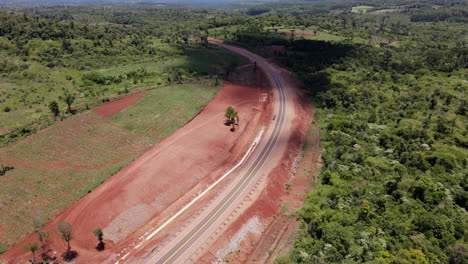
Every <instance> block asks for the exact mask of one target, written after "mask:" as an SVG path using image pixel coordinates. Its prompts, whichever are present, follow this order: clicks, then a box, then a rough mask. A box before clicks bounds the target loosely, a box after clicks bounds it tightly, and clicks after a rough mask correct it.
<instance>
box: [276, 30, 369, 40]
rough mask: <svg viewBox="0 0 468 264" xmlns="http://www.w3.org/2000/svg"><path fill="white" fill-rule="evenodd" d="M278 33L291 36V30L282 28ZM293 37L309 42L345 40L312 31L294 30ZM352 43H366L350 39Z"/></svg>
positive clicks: (340, 37)
mask: <svg viewBox="0 0 468 264" xmlns="http://www.w3.org/2000/svg"><path fill="white" fill-rule="evenodd" d="M278 32H281V33H285V34H287V35H288V36H291V34H292V33H291V29H287V28H283V29H279V30H278ZM294 36H295V37H296V38H304V39H310V40H323V41H343V40H345V39H346V38H345V37H343V36H338V35H333V34H330V33H327V32H324V31H314V30H312V29H305V30H301V29H296V30H295V31H294ZM352 42H353V43H366V42H367V41H366V40H365V39H362V38H358V37H354V38H353V39H352Z"/></svg>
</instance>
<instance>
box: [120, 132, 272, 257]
mask: <svg viewBox="0 0 468 264" xmlns="http://www.w3.org/2000/svg"><path fill="white" fill-rule="evenodd" d="M264 131H265V127H264V126H262V127H261V128H260V132H258V135H257V137H256V138H255V139H254V141H253V143H252V145H250V148H249V150H248V151H247V152H246V153H245V155H244V157H242V159H241V160H240V161H239V162H238V163H237V164H236V166H234V167H232V168H231V169H230V170H229V171H228V172H226V173H225V174H224V175H223V176H222V177H221V178H219V179H218V180H217V181H215V182H214V183H213V184H212V185H210V186H209V187H208V188H207V189H206V190H205V191H203V192H202V193H201V194H199V195H198V196H197V197H196V198H195V199H193V200H192V201H191V202H190V203H188V204H187V205H185V206H184V208H182V209H181V210H179V211H178V212H177V213H176V214H175V215H173V216H172V217H171V218H169V219H168V220H167V221H166V222H165V223H164V224H162V225H161V226H159V227H158V228H157V229H156V230H154V231H153V232H152V233H151V234H149V235H148V236H147V237H146V238H145V239H143V240H142V241H140V243H138V245H136V246H135V249H138V248H139V247H141V246H142V245H143V244H144V243H145V242H146V241H148V240H150V239H151V238H153V237H154V236H155V235H157V234H158V233H159V232H161V230H162V229H163V228H164V227H166V226H167V225H168V224H170V223H171V222H172V221H174V219H175V218H177V217H178V216H179V215H181V214H182V213H183V212H185V211H186V210H187V209H188V208H189V207H190V206H192V205H193V204H194V203H195V202H196V201H198V200H199V199H200V198H201V197H203V196H204V195H205V194H206V193H207V192H209V191H210V190H211V189H213V188H214V187H216V185H218V184H219V183H220V182H221V181H222V180H223V179H224V178H226V177H227V176H228V175H229V174H231V173H232V172H233V171H234V170H235V169H237V168H238V167H239V166H240V165H242V163H244V161H245V160H246V159H247V157H248V156H250V154H251V153H252V152H253V151H254V149H255V148H256V147H257V145H258V142H260V139H261V138H262V135H263V132H264ZM129 255H130V252H128V253H127V254H125V255H124V256H123V257H122V258H120V259H119V260H117V262H115V263H116V264H118V263H120V262H121V261H124V262H125V259H126V258H127V257H128V256H129Z"/></svg>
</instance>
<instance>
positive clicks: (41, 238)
mask: <svg viewBox="0 0 468 264" xmlns="http://www.w3.org/2000/svg"><path fill="white" fill-rule="evenodd" d="M49 236H50V234H49V232H47V231H43V230H39V231H38V232H37V238H38V239H39V241H40V242H41V249H42V258H46V257H47V253H46V243H45V240H46V239H47V238H49Z"/></svg>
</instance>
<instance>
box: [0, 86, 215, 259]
mask: <svg viewBox="0 0 468 264" xmlns="http://www.w3.org/2000/svg"><path fill="white" fill-rule="evenodd" d="M208 82H210V83H212V80H209V81H199V82H198V83H193V84H175V85H172V86H167V87H158V88H155V89H153V90H149V91H147V92H146V94H145V96H144V97H143V98H142V99H141V100H139V101H138V102H137V103H135V104H133V105H131V106H129V107H128V108H125V109H124V110H123V111H121V112H119V113H117V114H115V115H114V116H112V117H107V118H106V117H102V116H99V115H97V114H96V113H94V112H93V111H87V112H84V113H81V114H78V115H76V116H73V117H70V118H68V119H66V120H65V121H63V122H59V123H57V124H55V125H54V126H51V127H49V128H47V129H45V130H42V131H41V132H39V133H37V134H34V135H32V136H30V137H27V138H25V139H23V140H21V141H19V142H18V143H17V144H14V145H12V146H10V147H8V148H4V149H1V150H0V161H2V162H3V164H4V165H6V166H14V169H13V170H11V171H8V172H7V173H6V175H4V176H1V177H0V226H1V228H0V237H2V241H0V253H1V252H2V251H3V250H5V249H6V247H7V245H11V244H12V243H14V241H16V240H17V239H18V238H20V237H21V236H24V235H26V234H29V233H31V232H32V231H33V222H34V219H40V220H41V221H43V222H44V221H46V220H48V219H51V218H52V217H53V216H55V215H57V214H58V213H59V212H60V210H62V209H64V208H66V207H67V206H69V205H70V204H71V203H72V202H74V201H76V200H77V199H79V198H81V197H83V196H84V195H86V194H87V193H89V192H90V191H91V190H93V189H94V188H95V187H97V186H98V185H100V184H101V183H102V182H104V181H105V180H106V179H107V178H109V177H110V176H112V175H113V174H114V173H116V172H117V171H119V170H120V168H122V167H123V166H124V165H126V164H128V163H129V162H131V161H132V160H133V159H135V158H136V157H138V156H139V155H140V154H142V153H143V152H144V151H145V150H146V149H148V148H149V147H150V146H151V145H152V144H153V143H154V142H156V141H157V140H159V139H160V138H162V137H164V136H167V135H168V134H170V133H171V132H173V131H174V130H176V129H177V128H178V127H180V126H182V125H184V124H186V123H187V122H188V121H189V120H191V118H193V116H195V115H196V114H197V113H198V112H199V111H200V110H201V109H202V108H203V107H204V106H205V105H206V104H207V103H208V102H209V100H210V99H211V98H213V96H214V95H215V94H216V92H217V91H218V90H219V87H214V86H213V85H211V86H210V85H208Z"/></svg>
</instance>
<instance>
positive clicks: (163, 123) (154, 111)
mask: <svg viewBox="0 0 468 264" xmlns="http://www.w3.org/2000/svg"><path fill="white" fill-rule="evenodd" d="M218 90H219V87H214V86H213V83H208V82H207V81H204V82H202V83H201V85H200V84H180V85H174V86H166V87H160V88H157V89H153V90H151V91H148V92H147V93H146V96H145V97H144V98H143V99H141V100H139V101H138V102H137V103H135V104H134V105H132V106H131V107H129V108H127V109H125V110H123V111H121V112H119V113H117V114H115V115H114V116H113V117H112V118H111V120H110V122H111V123H113V124H115V125H118V126H120V127H122V128H125V129H127V130H130V131H132V132H135V133H138V134H141V135H145V136H148V137H149V138H151V139H153V140H156V141H157V140H159V139H160V138H163V137H165V136H167V135H169V134H171V133H172V132H174V131H175V130H176V129H177V128H179V127H181V126H182V125H184V124H185V123H186V122H187V120H188V119H190V118H191V117H193V116H194V115H195V114H196V113H198V112H200V110H201V109H202V108H203V107H204V106H205V105H206V102H208V101H209V100H210V99H211V98H213V96H214V95H215V94H216V93H217V92H218ZM161 98H164V100H161Z"/></svg>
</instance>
